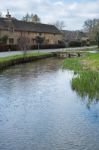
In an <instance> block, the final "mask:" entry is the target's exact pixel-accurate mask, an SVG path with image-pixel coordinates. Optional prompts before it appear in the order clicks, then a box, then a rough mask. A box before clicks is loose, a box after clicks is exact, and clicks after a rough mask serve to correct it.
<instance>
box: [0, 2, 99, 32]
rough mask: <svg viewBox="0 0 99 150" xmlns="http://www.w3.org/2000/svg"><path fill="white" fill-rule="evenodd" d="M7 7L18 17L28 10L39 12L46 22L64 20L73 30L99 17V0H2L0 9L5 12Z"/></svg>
mask: <svg viewBox="0 0 99 150" xmlns="http://www.w3.org/2000/svg"><path fill="white" fill-rule="evenodd" d="M7 9H10V12H11V14H12V15H13V16H15V17H18V18H22V17H23V16H24V15H25V14H26V13H27V12H28V13H37V14H38V15H39V16H40V18H41V20H42V22H44V23H53V22H55V21H56V20H63V21H64V22H65V24H66V29H71V30H73V29H80V28H81V27H82V26H83V22H84V21H85V20H86V19H90V18H99V0H91V1H89V0H88V1H84V0H81V1H76V2H75V1H74V2H73V0H72V1H65V0H46V1H45V0H17V1H16V0H9V1H7V0H1V3H0V11H1V12H3V14H5V13H6V10H7Z"/></svg>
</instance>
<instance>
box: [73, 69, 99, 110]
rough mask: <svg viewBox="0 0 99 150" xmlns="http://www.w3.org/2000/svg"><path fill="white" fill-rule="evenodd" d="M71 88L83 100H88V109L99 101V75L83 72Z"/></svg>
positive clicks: (74, 79) (77, 76)
mask: <svg viewBox="0 0 99 150" xmlns="http://www.w3.org/2000/svg"><path fill="white" fill-rule="evenodd" d="M71 86H72V89H73V90H74V91H76V92H77V93H78V95H80V96H81V97H82V99H87V107H88V108H90V105H91V103H97V102H98V101H99V73H97V72H91V71H87V72H86V71H85V72H81V73H80V74H79V75H76V77H74V78H73V79H72V82H71Z"/></svg>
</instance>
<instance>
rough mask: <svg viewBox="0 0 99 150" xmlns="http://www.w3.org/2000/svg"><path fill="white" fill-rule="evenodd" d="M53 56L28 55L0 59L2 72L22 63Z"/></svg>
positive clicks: (48, 54) (41, 54)
mask: <svg viewBox="0 0 99 150" xmlns="http://www.w3.org/2000/svg"><path fill="white" fill-rule="evenodd" d="M51 56H53V54H52V53H41V52H39V53H38V52H37V53H27V54H19V55H13V56H8V57H3V58H0V71H2V70H4V69H6V68H8V67H9V66H13V65H16V64H20V63H25V62H29V61H33V60H36V59H41V58H45V57H51Z"/></svg>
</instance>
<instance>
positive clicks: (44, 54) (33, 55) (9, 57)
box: [0, 52, 51, 63]
mask: <svg viewBox="0 0 99 150" xmlns="http://www.w3.org/2000/svg"><path fill="white" fill-rule="evenodd" d="M50 54H51V53H41V52H39V53H38V52H37V53H36V52H35V53H27V54H25V55H24V54H19V55H13V56H7V57H2V58H0V63H4V62H8V61H11V60H18V59H21V58H29V57H37V56H47V55H50Z"/></svg>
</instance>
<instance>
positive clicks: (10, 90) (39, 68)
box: [0, 59, 99, 150]
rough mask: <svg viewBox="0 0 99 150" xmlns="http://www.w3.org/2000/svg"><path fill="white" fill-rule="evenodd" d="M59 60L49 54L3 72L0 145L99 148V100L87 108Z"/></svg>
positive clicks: (4, 148)
mask: <svg viewBox="0 0 99 150" xmlns="http://www.w3.org/2000/svg"><path fill="white" fill-rule="evenodd" d="M60 65H61V62H60V60H57V59H46V60H40V61H38V62H35V63H34V62H33V63H30V64H29V63H28V64H24V65H19V66H15V67H12V68H10V69H8V70H6V71H4V72H3V73H2V74H0V150H32V149H33V150H44V149H45V150H63V149H66V150H74V149H75V150H84V149H85V150H93V149H94V150H98V148H99V142H98V141H99V104H96V105H94V107H92V108H91V109H90V110H88V109H86V107H85V104H84V103H83V101H80V99H82V98H81V97H80V96H78V95H77V94H76V92H75V91H73V90H72V89H71V84H70V83H71V81H72V78H73V76H74V73H73V72H71V71H67V70H62V69H61V68H60ZM86 98H87V97H85V98H84V100H86Z"/></svg>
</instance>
